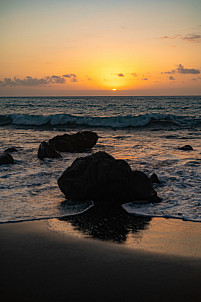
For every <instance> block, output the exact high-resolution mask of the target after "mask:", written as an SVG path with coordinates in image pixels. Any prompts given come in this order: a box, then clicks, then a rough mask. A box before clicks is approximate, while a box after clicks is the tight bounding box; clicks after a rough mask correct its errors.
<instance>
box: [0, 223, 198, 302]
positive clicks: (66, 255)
mask: <svg viewBox="0 0 201 302" xmlns="http://www.w3.org/2000/svg"><path fill="white" fill-rule="evenodd" d="M162 220H164V219H162ZM183 223H184V224H185V223H186V222H183ZM160 224H161V221H160V220H159V221H158V227H160ZM163 231H165V230H164V229H163ZM198 235H200V234H198ZM168 240H169V239H168ZM151 241H152V239H151V238H150V245H151V244H152V242H151ZM163 241H164V242H165V234H164V240H163ZM172 241H174V232H173V233H172ZM164 242H163V245H164ZM166 243H167V244H168V241H167V242H166ZM175 244H176V241H175ZM0 245H1V249H0V255H1V280H0V291H1V301H5V302H8V301H9V302H11V301H13V302H14V301H15V302H18V301H20V302H21V301H200V295H201V287H200V281H201V257H198V256H194V255H193V254H192V255H191V256H188V257H187V256H184V255H182V252H181V253H180V255H174V254H168V253H164V252H163V253H162V250H161V253H160V252H159V251H158V252H157V253H156V252H155V253H154V252H148V251H147V249H146V248H144V249H143V248H142V249H135V248H128V247H126V246H125V245H121V244H116V243H113V242H111V241H110V242H106V241H101V240H97V239H87V238H81V237H78V236H77V237H76V236H71V235H68V234H67V233H64V232H61V231H59V230H57V231H51V230H50V228H49V227H48V221H47V220H42V221H31V222H20V223H6V224H1V225H0ZM184 246H185V244H184Z"/></svg>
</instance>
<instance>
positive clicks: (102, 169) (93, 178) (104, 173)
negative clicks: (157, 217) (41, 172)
mask: <svg viewBox="0 0 201 302" xmlns="http://www.w3.org/2000/svg"><path fill="white" fill-rule="evenodd" d="M58 185H59V188H60V190H61V191H62V192H63V193H64V195H65V196H66V198H67V199H71V200H74V201H86V200H93V201H95V202H107V203H112V202H115V203H118V204H123V203H126V202H131V201H139V200H143V201H144V202H158V201H160V198H159V197H158V196H157V193H156V191H155V190H154V189H153V187H152V183H151V181H150V179H149V178H148V177H147V176H146V175H145V174H144V173H143V172H141V171H132V170H131V168H130V166H129V165H128V163H127V162H126V161H124V160H116V159H115V158H114V157H112V156H111V155H109V154H107V153H106V152H97V153H95V154H92V155H89V156H87V157H81V158H77V159H76V160H75V161H74V162H73V163H72V165H71V166H70V167H68V168H67V169H66V170H65V171H64V173H63V174H62V175H61V177H60V178H59V179H58Z"/></svg>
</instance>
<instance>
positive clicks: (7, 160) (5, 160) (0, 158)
mask: <svg viewBox="0 0 201 302" xmlns="http://www.w3.org/2000/svg"><path fill="white" fill-rule="evenodd" d="M7 164H14V159H13V157H12V155H10V154H9V153H3V154H2V155H0V165H7Z"/></svg>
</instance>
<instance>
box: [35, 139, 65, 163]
mask: <svg viewBox="0 0 201 302" xmlns="http://www.w3.org/2000/svg"><path fill="white" fill-rule="evenodd" d="M45 157H47V158H59V157H61V154H60V153H59V152H57V151H56V150H55V148H54V147H53V146H52V145H51V144H50V143H49V142H42V143H41V144H40V146H39V148H38V158H39V159H43V158H45Z"/></svg>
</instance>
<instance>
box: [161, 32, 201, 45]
mask: <svg viewBox="0 0 201 302" xmlns="http://www.w3.org/2000/svg"><path fill="white" fill-rule="evenodd" d="M161 39H171V40H172V39H180V40H184V41H187V42H189V43H201V34H195V33H190V34H186V35H181V34H175V35H172V36H163V37H161Z"/></svg>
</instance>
